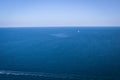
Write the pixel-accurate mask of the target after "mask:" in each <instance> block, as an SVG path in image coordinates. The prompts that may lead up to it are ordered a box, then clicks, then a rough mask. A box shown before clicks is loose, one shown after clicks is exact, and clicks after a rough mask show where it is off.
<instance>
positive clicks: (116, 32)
mask: <svg viewBox="0 0 120 80" xmlns="http://www.w3.org/2000/svg"><path fill="white" fill-rule="evenodd" d="M0 80H120V27H114V26H113V27H74V26H73V27H12V28H0Z"/></svg>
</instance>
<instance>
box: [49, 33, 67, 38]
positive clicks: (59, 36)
mask: <svg viewBox="0 0 120 80" xmlns="http://www.w3.org/2000/svg"><path fill="white" fill-rule="evenodd" d="M50 35H51V36H54V37H58V38H67V37H69V36H68V35H67V34H64V33H55V34H50Z"/></svg>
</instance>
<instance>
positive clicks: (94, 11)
mask: <svg viewBox="0 0 120 80" xmlns="http://www.w3.org/2000/svg"><path fill="white" fill-rule="evenodd" d="M34 26H35V27H43V26H120V0H0V27H34Z"/></svg>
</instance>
